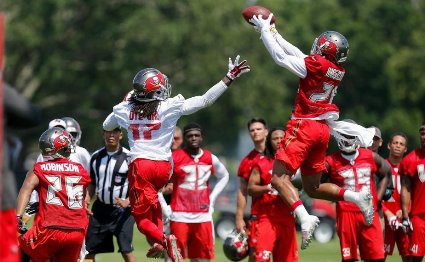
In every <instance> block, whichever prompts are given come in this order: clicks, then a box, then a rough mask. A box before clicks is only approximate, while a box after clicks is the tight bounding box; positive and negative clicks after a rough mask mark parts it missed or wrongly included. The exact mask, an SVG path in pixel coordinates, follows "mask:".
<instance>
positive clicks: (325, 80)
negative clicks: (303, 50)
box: [293, 55, 345, 118]
mask: <svg viewBox="0 0 425 262" xmlns="http://www.w3.org/2000/svg"><path fill="white" fill-rule="evenodd" d="M304 61H305V66H306V69H307V76H306V77H305V78H304V79H303V78H301V79H300V81H299V87H298V93H297V96H296V98H295V109H294V111H293V116H294V117H295V118H314V117H318V116H320V115H322V114H324V113H328V112H339V109H338V107H337V106H336V105H335V104H332V99H333V97H334V96H335V94H336V90H337V88H338V85H339V84H340V82H341V80H342V78H343V76H344V74H345V69H344V68H343V67H342V65H340V64H334V63H332V62H331V61H329V60H327V59H326V58H324V57H322V56H320V55H309V56H307V57H306V58H305V59H304Z"/></svg>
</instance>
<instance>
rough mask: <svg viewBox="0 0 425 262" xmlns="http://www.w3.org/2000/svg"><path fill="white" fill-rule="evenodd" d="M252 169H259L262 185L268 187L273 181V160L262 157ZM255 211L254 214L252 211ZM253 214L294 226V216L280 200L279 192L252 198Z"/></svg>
mask: <svg viewBox="0 0 425 262" xmlns="http://www.w3.org/2000/svg"><path fill="white" fill-rule="evenodd" d="M252 168H255V169H257V170H258V171H259V172H260V176H261V182H260V184H261V185H268V184H270V181H271V179H272V169H273V159H268V158H267V157H265V156H261V157H260V158H259V159H258V161H257V162H256V163H255V164H254V165H253V167H252ZM252 210H254V212H253V211H252ZM251 214H254V215H257V217H258V218H261V217H267V218H268V219H270V220H271V221H274V222H279V223H284V224H290V225H293V224H294V215H293V214H292V213H291V209H290V208H289V206H288V205H287V204H285V203H284V202H283V201H282V199H280V197H279V194H278V192H277V191H275V192H274V193H272V192H268V193H264V194H263V195H262V196H259V197H253V198H252V206H251Z"/></svg>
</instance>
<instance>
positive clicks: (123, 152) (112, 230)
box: [85, 128, 136, 262]
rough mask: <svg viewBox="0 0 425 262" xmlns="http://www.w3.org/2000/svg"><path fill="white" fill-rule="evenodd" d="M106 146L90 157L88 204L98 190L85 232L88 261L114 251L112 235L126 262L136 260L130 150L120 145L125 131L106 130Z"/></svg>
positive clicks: (117, 129)
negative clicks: (130, 198)
mask: <svg viewBox="0 0 425 262" xmlns="http://www.w3.org/2000/svg"><path fill="white" fill-rule="evenodd" d="M103 138H104V141H105V146H104V147H102V148H100V149H98V150H97V151H96V152H94V153H93V155H92V157H91V160H90V176H91V179H92V182H91V184H90V185H89V195H90V196H89V197H90V198H87V199H86V202H87V203H88V204H89V203H90V200H91V197H93V195H94V193H96V200H95V201H94V203H93V206H92V210H91V216H90V223H89V228H88V232H87V235H86V248H87V251H88V252H89V254H88V255H87V256H86V259H85V261H95V259H94V258H95V255H96V254H98V253H110V252H114V244H113V236H115V237H116V238H117V242H118V247H119V248H118V251H119V252H120V253H121V255H122V256H123V258H124V260H125V261H126V262H134V261H136V258H135V256H134V254H133V245H132V240H133V227H134V223H135V222H134V218H133V216H132V215H131V210H130V201H129V199H128V179H127V176H128V161H127V158H128V152H129V151H128V149H126V148H124V147H122V146H121V144H120V141H121V139H122V131H121V129H120V128H116V129H114V130H112V131H103ZM89 212H90V211H89Z"/></svg>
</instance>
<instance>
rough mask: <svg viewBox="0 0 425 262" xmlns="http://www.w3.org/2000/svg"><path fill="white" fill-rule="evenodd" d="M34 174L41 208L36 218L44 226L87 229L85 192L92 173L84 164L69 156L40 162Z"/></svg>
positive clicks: (36, 165)
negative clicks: (37, 179)
mask: <svg viewBox="0 0 425 262" xmlns="http://www.w3.org/2000/svg"><path fill="white" fill-rule="evenodd" d="M34 174H35V175H36V176H37V177H38V178H39V181H40V182H39V185H38V187H37V191H38V195H39V198H40V211H39V213H38V216H39V217H38V218H37V219H36V221H38V223H39V224H40V225H41V226H43V227H51V228H69V229H84V230H85V229H86V228H87V225H88V218H87V213H86V209H85V202H84V199H85V196H86V189H87V185H88V184H89V183H90V175H89V173H88V172H87V171H86V170H85V169H84V167H83V166H82V165H81V164H80V163H77V162H71V161H69V160H68V159H56V160H53V161H47V162H37V163H35V165H34Z"/></svg>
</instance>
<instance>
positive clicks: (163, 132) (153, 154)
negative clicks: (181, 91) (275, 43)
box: [103, 56, 250, 262]
mask: <svg viewBox="0 0 425 262" xmlns="http://www.w3.org/2000/svg"><path fill="white" fill-rule="evenodd" d="M239 58H240V57H239V56H237V57H236V59H235V61H232V60H231V59H230V58H229V64H228V70H227V73H226V75H225V76H224V77H223V78H222V80H221V81H220V82H218V83H217V84H215V85H214V86H212V87H211V88H210V89H209V90H208V91H207V92H206V93H205V94H204V95H202V96H195V97H191V98H188V99H185V98H184V97H183V96H182V95H177V96H175V97H170V94H171V85H170V84H169V82H168V78H167V76H165V75H164V74H162V73H161V72H160V71H159V70H157V69H154V68H146V69H143V70H141V71H139V72H138V73H137V74H136V75H135V77H134V79H133V90H132V91H131V92H130V93H129V94H128V95H127V97H128V98H127V100H125V101H122V102H121V103H119V104H118V105H116V106H114V108H113V112H112V113H111V114H109V116H108V117H107V118H106V119H105V121H104V123H103V128H104V129H105V130H107V131H111V130H113V129H115V128H116V127H118V126H121V127H123V128H125V129H126V131H127V135H128V141H129V145H130V167H129V168H130V169H129V182H130V203H131V206H132V214H133V216H134V218H135V220H136V225H137V228H138V229H139V231H140V232H141V233H143V234H145V235H146V237H147V238H148V239H149V241H150V242H151V243H156V244H157V245H153V247H152V248H153V249H157V250H160V249H161V247H162V248H165V249H166V250H167V253H168V255H169V256H170V258H171V259H172V260H173V261H177V262H180V261H182V260H183V259H182V257H181V254H180V251H179V250H178V247H177V241H176V237H175V236H174V235H164V233H163V228H162V223H163V222H162V212H161V206H160V204H159V200H158V191H159V190H160V189H162V188H163V187H164V186H165V185H166V184H167V183H168V181H169V176H170V173H171V168H172V164H171V143H172V140H173V134H174V129H175V127H176V124H177V121H178V120H179V118H180V117H182V116H183V115H189V114H192V113H195V112H197V111H198V110H200V109H202V108H205V107H207V106H209V105H211V104H212V103H214V102H215V101H216V100H217V99H218V98H219V97H220V95H222V94H223V93H224V92H225V91H226V90H227V89H228V86H230V84H231V83H232V82H233V81H234V80H236V79H237V78H238V77H239V76H240V75H242V74H244V73H247V72H249V70H250V68H249V65H248V64H247V62H246V60H244V61H242V62H239ZM152 248H151V250H149V251H148V253H147V254H148V255H149V254H152V253H157V252H156V251H157V250H152Z"/></svg>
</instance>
